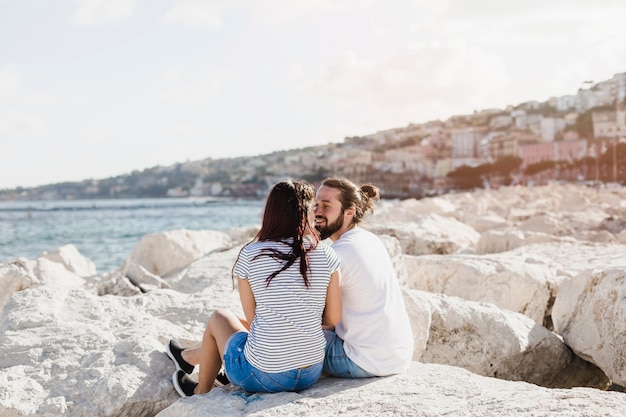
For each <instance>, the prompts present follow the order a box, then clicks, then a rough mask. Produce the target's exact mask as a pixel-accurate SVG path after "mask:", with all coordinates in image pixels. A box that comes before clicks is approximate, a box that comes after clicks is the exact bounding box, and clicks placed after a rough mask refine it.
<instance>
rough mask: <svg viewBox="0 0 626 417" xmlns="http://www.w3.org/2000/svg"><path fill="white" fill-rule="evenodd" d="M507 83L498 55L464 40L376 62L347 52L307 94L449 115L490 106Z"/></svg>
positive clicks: (385, 109) (380, 108) (347, 103)
mask: <svg viewBox="0 0 626 417" xmlns="http://www.w3.org/2000/svg"><path fill="white" fill-rule="evenodd" d="M507 81H508V76H507V73H506V70H505V69H504V65H503V63H502V62H501V61H500V59H499V58H498V57H497V56H495V55H492V54H489V53H486V52H485V51H483V50H481V49H480V48H477V47H474V46H468V45H467V44H465V43H464V42H463V41H448V42H439V41H427V42H421V43H418V44H415V45H413V46H411V47H410V48H408V49H406V50H404V51H398V52H396V53H393V54H391V55H389V56H387V57H385V58H382V59H380V60H377V61H374V60H371V59H360V58H359V57H358V56H357V55H356V54H355V53H346V54H345V55H344V56H343V58H342V60H341V61H340V62H337V63H336V64H334V65H332V66H329V67H327V68H324V69H323V70H322V75H321V76H320V77H318V79H317V80H316V81H315V82H314V83H311V84H309V85H308V86H307V89H306V91H307V93H308V94H312V95H320V96H322V97H324V98H325V99H326V100H328V101H330V102H334V103H338V102H339V103H342V106H343V107H344V108H349V107H351V106H359V107H364V108H367V110H372V111H374V112H382V113H394V112H395V113H400V114H407V115H408V114H411V113H413V114H415V112H416V110H420V111H422V112H424V113H428V114H432V115H435V114H436V113H439V112H442V111H444V112H445V113H447V114H449V115H451V114H453V112H454V111H455V110H456V109H461V108H468V107H471V106H475V107H476V106H487V105H489V102H490V98H491V97H490V96H491V95H492V94H493V93H494V92H497V91H498V89H500V88H501V87H502V86H503V85H504V84H506V82H507ZM446 103H448V104H447V105H446Z"/></svg>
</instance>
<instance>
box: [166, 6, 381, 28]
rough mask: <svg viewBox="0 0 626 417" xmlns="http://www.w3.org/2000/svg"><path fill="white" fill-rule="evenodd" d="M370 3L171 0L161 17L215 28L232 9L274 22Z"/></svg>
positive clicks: (279, 22)
mask: <svg viewBox="0 0 626 417" xmlns="http://www.w3.org/2000/svg"><path fill="white" fill-rule="evenodd" d="M373 3H375V1H374V0H341V1H337V0H316V1H311V0H265V1H262V2H257V1H246V0H212V1H206V0H175V1H174V4H173V5H172V8H171V9H170V10H169V11H168V12H167V13H166V14H165V15H164V17H163V18H164V20H165V21H166V22H168V23H176V24H181V25H185V26H196V27H205V28H208V29H213V30H218V29H221V28H222V27H223V25H224V16H225V15H226V14H228V13H230V12H231V11H233V10H235V11H237V13H241V14H244V15H247V16H248V17H249V18H250V19H251V20H253V21H255V22H257V23H261V24H264V25H276V24H284V23H288V22H292V21H295V20H297V19H300V18H303V17H309V16H310V15H311V14H314V13H334V12H345V11H349V10H353V9H357V8H366V7H369V6H371V5H372V4H373Z"/></svg>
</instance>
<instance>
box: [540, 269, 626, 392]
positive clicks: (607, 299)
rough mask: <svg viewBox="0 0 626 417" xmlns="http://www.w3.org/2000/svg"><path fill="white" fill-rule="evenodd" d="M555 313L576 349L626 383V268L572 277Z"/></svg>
mask: <svg viewBox="0 0 626 417" xmlns="http://www.w3.org/2000/svg"><path fill="white" fill-rule="evenodd" d="M552 317H553V320H554V325H555V329H556V331H558V332H559V334H561V335H563V338H564V339H565V341H566V343H567V344H568V345H569V346H571V348H572V349H573V350H574V352H576V353H577V354H578V355H579V356H581V357H583V358H585V359H587V360H589V361H590V362H593V363H595V364H597V365H598V366H599V367H601V368H602V369H603V370H604V371H605V372H606V373H607V375H608V376H609V377H610V378H611V379H612V380H613V382H614V383H616V384H619V385H626V268H619V269H606V270H603V271H587V272H583V273H581V274H580V275H578V276H577V277H575V278H573V279H572V280H570V281H568V282H567V283H565V284H564V285H563V286H562V287H561V288H560V290H559V292H558V294H557V297H556V300H555V302H554V307H553V310H552Z"/></svg>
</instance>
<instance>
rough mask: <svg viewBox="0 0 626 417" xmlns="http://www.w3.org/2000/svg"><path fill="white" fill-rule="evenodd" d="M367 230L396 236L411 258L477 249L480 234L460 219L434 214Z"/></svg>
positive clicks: (369, 226) (375, 225) (370, 225)
mask: <svg viewBox="0 0 626 417" xmlns="http://www.w3.org/2000/svg"><path fill="white" fill-rule="evenodd" d="M366 227H367V229H368V230H370V231H372V232H373V233H376V234H378V235H389V236H393V237H395V238H396V239H398V241H400V246H401V247H402V253H404V254H407V255H425V254H449V253H454V252H456V251H458V250H461V249H465V248H473V247H474V246H475V245H476V243H477V242H478V239H480V234H479V233H478V232H477V231H476V230H474V229H473V228H471V227H470V226H467V225H465V224H463V223H461V222H459V221H458V220H455V219H453V218H450V217H443V216H439V215H437V214H430V215H426V216H424V217H421V218H419V219H415V220H414V221H413V222H410V223H398V222H393V223H391V222H390V223H382V224H374V223H371V222H370V223H368V224H367V226H366Z"/></svg>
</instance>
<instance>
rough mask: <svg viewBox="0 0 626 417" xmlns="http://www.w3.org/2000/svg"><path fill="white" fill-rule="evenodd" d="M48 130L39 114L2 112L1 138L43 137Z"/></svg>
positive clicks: (0, 116) (0, 118) (0, 119)
mask: <svg viewBox="0 0 626 417" xmlns="http://www.w3.org/2000/svg"><path fill="white" fill-rule="evenodd" d="M46 130H47V124H46V122H45V121H44V120H43V119H42V118H41V117H40V116H39V115H37V114H35V113H31V112H21V111H2V112H0V136H5V137H9V138H10V137H16V136H19V137H27V136H41V135H43V134H44V133H45V132H46Z"/></svg>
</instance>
